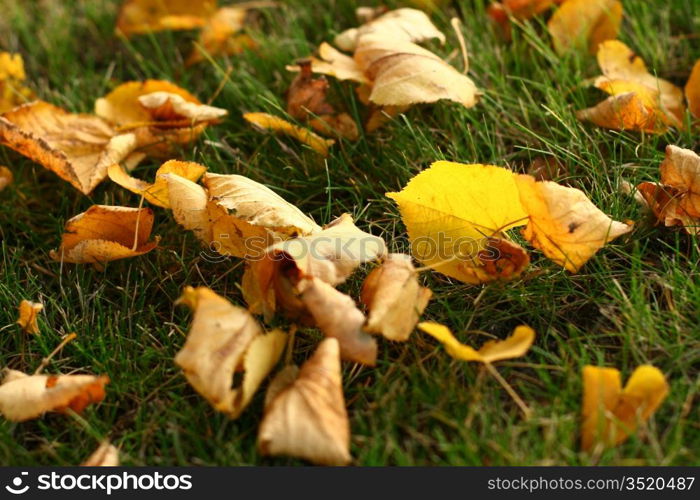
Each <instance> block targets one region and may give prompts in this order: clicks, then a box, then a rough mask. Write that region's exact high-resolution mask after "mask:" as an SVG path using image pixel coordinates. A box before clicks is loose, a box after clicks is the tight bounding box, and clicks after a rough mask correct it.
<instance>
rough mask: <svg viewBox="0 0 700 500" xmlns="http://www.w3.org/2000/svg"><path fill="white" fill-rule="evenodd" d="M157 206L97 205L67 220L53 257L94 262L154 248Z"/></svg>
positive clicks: (141, 253)
mask: <svg viewBox="0 0 700 500" xmlns="http://www.w3.org/2000/svg"><path fill="white" fill-rule="evenodd" d="M152 228H153V210H151V209H150V208H130V207H119V206H108V205H93V206H91V207H90V208H89V209H88V210H87V211H86V212H83V213H82V214H79V215H76V216H75V217H73V218H72V219H70V220H69V221H68V222H66V227H65V231H66V232H65V233H63V238H62V239H61V246H60V247H59V248H58V250H52V251H51V252H50V254H49V255H50V256H51V258H52V259H54V260H57V261H62V262H71V263H73V264H94V265H95V267H97V268H101V267H102V266H101V265H102V263H104V262H109V261H112V260H118V259H126V258H129V257H136V256H137V255H143V254H145V253H147V252H150V251H151V250H153V249H154V248H155V247H156V246H157V245H158V239H157V238H156V239H155V240H152V241H149V240H148V238H149V237H150V235H151V229H152Z"/></svg>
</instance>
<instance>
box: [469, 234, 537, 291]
mask: <svg viewBox="0 0 700 500" xmlns="http://www.w3.org/2000/svg"><path fill="white" fill-rule="evenodd" d="M473 264H474V266H463V267H462V271H463V272H464V273H466V274H471V275H472V276H473V277H472V279H471V282H472V283H488V282H489V281H498V280H504V281H508V280H512V279H514V278H517V277H518V276H520V275H521V274H522V273H523V271H525V269H526V268H527V266H529V265H530V255H529V254H528V253H527V250H525V249H524V248H523V247H521V246H520V245H518V244H517V243H514V242H512V241H510V240H508V239H506V238H497V237H493V236H491V237H489V238H486V243H485V246H484V248H482V249H481V250H479V252H478V253H477V254H476V259H474V262H473Z"/></svg>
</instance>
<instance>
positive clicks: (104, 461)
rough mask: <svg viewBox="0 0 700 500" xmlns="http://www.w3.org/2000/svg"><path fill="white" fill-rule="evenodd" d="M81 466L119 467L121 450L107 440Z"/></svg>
mask: <svg viewBox="0 0 700 500" xmlns="http://www.w3.org/2000/svg"><path fill="white" fill-rule="evenodd" d="M80 465H81V466H82V467H118V466H119V465H120V463H119V450H118V449H117V448H116V446H114V445H113V444H112V443H110V442H109V441H107V440H105V441H103V442H102V443H100V446H98V448H97V449H96V450H95V451H94V452H93V453H92V455H90V456H89V457H88V459H87V460H85V461H84V462H83V463H82V464H80Z"/></svg>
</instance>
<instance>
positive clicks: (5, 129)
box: [0, 101, 142, 194]
mask: <svg viewBox="0 0 700 500" xmlns="http://www.w3.org/2000/svg"><path fill="white" fill-rule="evenodd" d="M0 143H1V144H4V145H5V146H8V147H10V148H12V149H14V150H15V151H17V152H18V153H20V154H22V155H24V156H26V157H27V158H30V159H31V160H33V161H35V162H37V163H39V164H41V165H42V166H44V167H46V168H47V169H49V170H51V171H52V172H54V173H55V174H56V175H58V176H59V177H61V178H62V179H63V180H66V181H68V182H69V183H71V184H72V185H73V186H74V187H75V188H76V189H78V190H79V191H81V192H82V193H84V194H89V193H90V192H91V191H92V190H93V189H94V188H95V187H96V186H97V185H98V184H99V183H100V182H101V181H102V180H103V179H104V178H105V177H106V176H107V168H108V167H109V166H110V165H112V164H113V163H119V162H122V161H124V162H125V163H126V164H127V165H129V166H132V167H133V166H135V164H136V163H138V161H140V160H141V159H142V156H141V155H139V154H137V153H134V154H132V153H133V152H134V150H135V149H136V147H137V146H138V142H137V138H136V136H135V135H134V134H122V135H116V131H115V130H114V129H113V128H112V127H111V126H110V125H109V124H108V123H107V122H105V121H104V120H102V119H100V118H98V117H96V116H91V115H85V114H74V113H68V112H67V111H64V110H63V109H61V108H58V107H56V106H54V105H52V104H49V103H47V102H43V101H35V102H33V103H30V104H25V105H23V106H20V107H18V108H15V109H13V110H12V111H8V112H7V113H4V114H3V115H2V116H0Z"/></svg>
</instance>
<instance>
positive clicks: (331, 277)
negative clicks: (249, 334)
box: [243, 214, 386, 317]
mask: <svg viewBox="0 0 700 500" xmlns="http://www.w3.org/2000/svg"><path fill="white" fill-rule="evenodd" d="M385 252H386V244H385V243H384V240H383V239H382V238H379V237H377V236H373V235H371V234H369V233H366V232H364V231H362V230H360V229H359V228H358V227H357V226H355V223H354V221H353V219H352V217H351V216H350V215H349V214H343V215H341V216H340V217H338V218H337V219H335V220H334V221H332V222H331V223H330V224H328V225H326V226H325V227H324V228H323V230H322V231H320V232H315V233H313V234H310V235H308V236H304V237H300V238H293V239H290V240H287V241H283V242H280V243H277V244H275V245H273V246H271V247H269V248H267V249H266V250H265V254H264V256H263V258H262V259H255V260H253V261H251V262H250V263H249V267H248V268H247V269H246V272H245V274H244V276H243V278H244V283H243V294H244V297H245V298H246V301H247V302H248V304H249V306H250V307H251V309H252V310H253V311H256V312H263V313H264V314H265V315H266V316H270V315H271V314H272V313H273V312H274V311H275V309H276V308H277V305H279V306H281V307H282V308H283V309H284V310H285V312H286V313H287V314H288V315H290V316H292V317H295V316H297V315H298V314H299V313H300V312H301V311H302V310H303V309H304V307H303V305H302V304H299V302H298V299H297V294H298V290H296V285H297V284H298V282H299V280H301V279H302V278H311V277H316V278H319V279H321V280H322V281H324V282H326V283H329V284H330V285H333V286H335V285H338V284H340V283H342V282H343V281H345V279H346V278H348V276H350V274H352V272H353V271H354V270H355V269H356V268H357V267H358V266H359V265H360V264H362V263H365V262H370V261H372V260H375V259H377V258H379V257H381V256H382V255H384V253H385Z"/></svg>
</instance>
